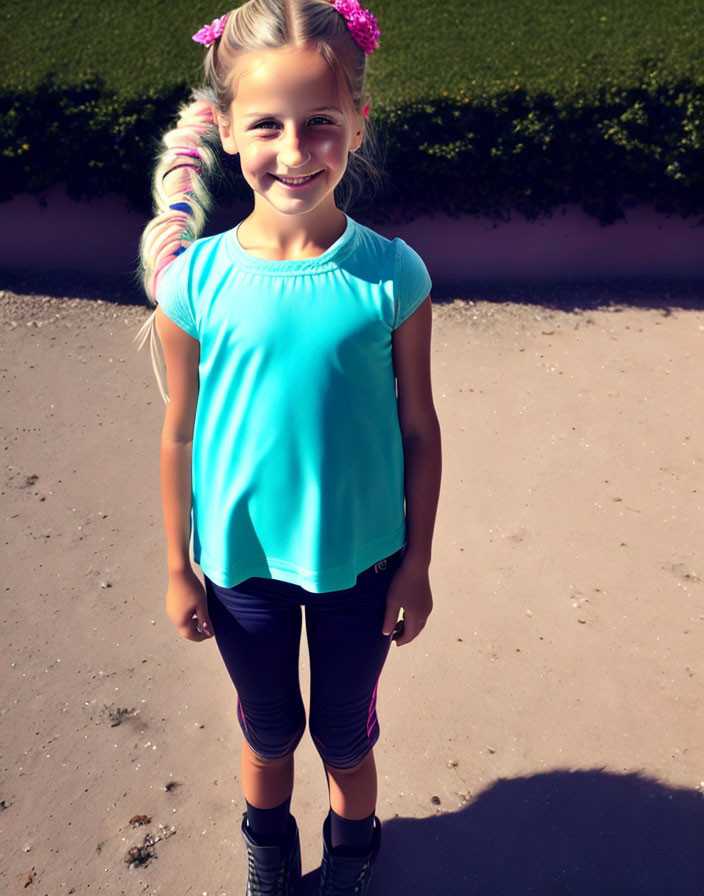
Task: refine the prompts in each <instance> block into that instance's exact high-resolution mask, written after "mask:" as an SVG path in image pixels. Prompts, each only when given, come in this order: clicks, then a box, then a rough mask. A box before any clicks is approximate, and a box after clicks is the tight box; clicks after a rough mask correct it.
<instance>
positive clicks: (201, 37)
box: [193, 12, 229, 47]
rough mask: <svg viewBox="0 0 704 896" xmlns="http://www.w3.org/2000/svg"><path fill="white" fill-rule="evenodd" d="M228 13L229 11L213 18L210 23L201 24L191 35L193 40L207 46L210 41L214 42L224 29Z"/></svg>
mask: <svg viewBox="0 0 704 896" xmlns="http://www.w3.org/2000/svg"><path fill="white" fill-rule="evenodd" d="M228 15H229V13H227V12H226V13H225V15H224V16H220V18H219V19H213V21H212V22H211V23H210V25H203V27H202V28H201V29H200V31H196V33H195V34H194V35H193V40H194V41H195V42H196V43H198V44H203V46H204V47H209V46H210V45H211V44H212V43H215V41H216V40H217V39H218V38H219V37H220V35H221V34H222V33H223V31H224V30H225V22H227V17H228Z"/></svg>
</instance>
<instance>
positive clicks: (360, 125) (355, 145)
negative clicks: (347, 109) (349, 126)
mask: <svg viewBox="0 0 704 896" xmlns="http://www.w3.org/2000/svg"><path fill="white" fill-rule="evenodd" d="M362 140H364V118H362V116H361V115H358V116H357V130H355V131H353V132H352V137H351V138H350V152H356V151H357V150H358V149H359V147H360V146H361V145H362Z"/></svg>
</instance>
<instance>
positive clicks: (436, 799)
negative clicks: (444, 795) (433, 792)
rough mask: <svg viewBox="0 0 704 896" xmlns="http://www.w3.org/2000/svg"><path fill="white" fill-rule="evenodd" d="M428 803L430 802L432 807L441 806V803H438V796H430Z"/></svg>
mask: <svg viewBox="0 0 704 896" xmlns="http://www.w3.org/2000/svg"><path fill="white" fill-rule="evenodd" d="M430 802H431V803H432V804H433V805H434V806H439V805H441V803H440V797H439V796H431V797H430Z"/></svg>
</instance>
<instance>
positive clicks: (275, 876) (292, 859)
mask: <svg viewBox="0 0 704 896" xmlns="http://www.w3.org/2000/svg"><path fill="white" fill-rule="evenodd" d="M242 837H243V839H244V843H245V846H246V847H247V867H248V874H247V896H295V894H296V893H298V889H299V886H300V883H301V845H300V841H299V839H298V826H297V825H296V819H295V818H294V817H293V815H289V817H288V829H287V831H286V836H285V838H284V839H283V840H282V841H281V842H280V843H278V844H274V845H268V846H263V845H262V844H260V843H257V841H256V840H255V839H254V837H253V835H252V832H251V831H250V830H249V827H248V826H247V813H246V812H245V813H244V815H243V817H242Z"/></svg>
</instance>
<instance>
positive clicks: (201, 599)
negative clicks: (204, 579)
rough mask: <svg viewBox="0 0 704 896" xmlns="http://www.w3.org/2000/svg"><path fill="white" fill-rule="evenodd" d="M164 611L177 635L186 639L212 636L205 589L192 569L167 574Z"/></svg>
mask: <svg viewBox="0 0 704 896" xmlns="http://www.w3.org/2000/svg"><path fill="white" fill-rule="evenodd" d="M166 612H167V614H168V616H169V619H170V620H171V621H172V622H173V624H174V625H175V626H176V628H177V629H178V633H179V635H180V636H181V637H182V638H185V639H186V640H187V641H204V640H205V639H206V638H212V637H213V626H212V625H211V622H210V617H209V616H208V605H207V601H206V597H205V591H204V590H203V586H202V585H201V583H200V581H199V580H198V576H196V574H195V573H194V572H193V570H184V571H183V572H172V573H170V574H169V588H168V591H167V592H166Z"/></svg>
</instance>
